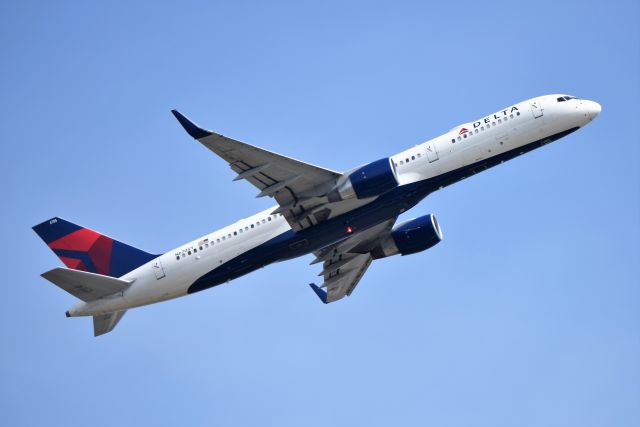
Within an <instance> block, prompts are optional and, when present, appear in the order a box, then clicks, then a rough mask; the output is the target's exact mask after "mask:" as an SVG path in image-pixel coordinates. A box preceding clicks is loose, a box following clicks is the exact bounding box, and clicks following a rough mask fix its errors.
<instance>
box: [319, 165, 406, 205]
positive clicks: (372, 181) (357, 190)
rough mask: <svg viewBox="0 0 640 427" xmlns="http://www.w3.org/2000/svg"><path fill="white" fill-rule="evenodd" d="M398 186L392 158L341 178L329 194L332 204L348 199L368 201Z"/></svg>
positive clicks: (363, 167) (361, 168)
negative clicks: (367, 199)
mask: <svg viewBox="0 0 640 427" xmlns="http://www.w3.org/2000/svg"><path fill="white" fill-rule="evenodd" d="M397 186H398V178H397V174H396V168H395V166H394V164H393V162H392V161H391V159H390V158H385V159H380V160H377V161H375V162H372V163H369V164H368V165H365V166H362V167H360V168H358V169H356V170H355V171H353V172H351V173H350V174H349V175H346V177H342V178H340V180H338V183H337V184H336V186H335V187H334V188H333V189H332V190H331V191H330V192H329V194H328V197H329V201H330V202H339V201H341V200H347V199H353V198H357V199H366V198H369V197H376V196H380V195H382V194H384V193H386V192H388V191H391V190H393V189H394V188H396V187H397Z"/></svg>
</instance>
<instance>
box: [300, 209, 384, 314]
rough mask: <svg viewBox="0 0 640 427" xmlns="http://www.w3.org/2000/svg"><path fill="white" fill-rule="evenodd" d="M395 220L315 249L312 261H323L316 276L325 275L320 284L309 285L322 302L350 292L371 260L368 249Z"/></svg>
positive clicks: (330, 300) (341, 296) (347, 294)
mask: <svg viewBox="0 0 640 427" xmlns="http://www.w3.org/2000/svg"><path fill="white" fill-rule="evenodd" d="M395 222H396V219H395V218H394V219H392V220H389V221H386V222H383V223H381V224H379V225H377V226H375V227H371V228H369V229H368V230H365V231H363V232H362V233H358V234H355V235H353V236H352V237H349V238H348V239H345V240H343V241H342V242H339V243H336V244H334V245H331V246H327V247H326V248H323V249H320V250H319V251H316V252H314V255H315V256H316V258H315V259H314V260H313V261H312V262H311V263H312V264H315V263H319V262H322V263H323V269H322V272H321V273H320V274H319V276H323V277H324V283H323V284H322V285H321V286H317V285H315V284H313V283H311V284H310V285H309V286H311V289H313V290H314V292H315V293H316V295H318V297H320V299H321V300H322V302H324V303H325V304H328V303H330V302H334V301H337V300H339V299H342V298H344V297H345V296H350V295H351V293H352V292H353V290H354V289H355V287H356V285H357V284H358V282H360V279H362V276H363V275H364V273H365V272H366V271H367V268H369V265H370V264H371V261H373V258H372V257H371V254H370V253H369V252H370V251H371V250H373V248H374V247H375V245H376V244H377V243H378V240H379V238H380V235H383V234H385V233H386V232H388V231H389V230H391V227H393V224H394V223H395ZM323 289H326V291H325V290H323Z"/></svg>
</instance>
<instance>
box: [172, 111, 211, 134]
mask: <svg viewBox="0 0 640 427" xmlns="http://www.w3.org/2000/svg"><path fill="white" fill-rule="evenodd" d="M171 113H172V114H173V115H174V117H175V118H176V119H177V120H178V122H180V124H181V125H182V127H183V128H184V130H186V131H187V133H188V134H189V135H191V137H192V138H193V139H201V138H204V137H207V136H209V135H212V134H213V133H212V132H209V131H208V130H206V129H203V128H201V127H200V126H198V125H197V124H195V123H194V122H192V121H191V120H189V119H188V118H187V117H186V116H185V115H184V114H182V113H181V112H180V111H178V110H176V109H173V110H171Z"/></svg>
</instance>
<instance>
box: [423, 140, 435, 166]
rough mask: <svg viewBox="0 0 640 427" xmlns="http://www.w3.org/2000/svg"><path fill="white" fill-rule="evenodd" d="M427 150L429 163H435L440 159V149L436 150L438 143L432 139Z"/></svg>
mask: <svg viewBox="0 0 640 427" xmlns="http://www.w3.org/2000/svg"><path fill="white" fill-rule="evenodd" d="M426 152H427V159H428V160H429V163H433V162H435V161H436V160H438V151H437V150H436V145H435V144H434V143H433V142H432V141H429V142H428V143H427V148H426Z"/></svg>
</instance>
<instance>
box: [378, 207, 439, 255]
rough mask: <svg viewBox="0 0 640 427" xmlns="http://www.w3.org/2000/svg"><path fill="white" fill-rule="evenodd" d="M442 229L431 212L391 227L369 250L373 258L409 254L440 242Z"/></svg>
mask: <svg viewBox="0 0 640 427" xmlns="http://www.w3.org/2000/svg"><path fill="white" fill-rule="evenodd" d="M441 240H442V230H441V229H440V224H438V220H437V219H436V216H435V215H433V214H429V215H425V216H421V217H420V218H416V219H412V220H409V221H406V222H404V223H402V224H399V225H396V226H395V227H393V229H392V230H391V232H390V233H389V235H388V236H387V237H385V238H384V239H383V240H382V242H381V243H380V245H379V246H378V247H376V248H375V249H374V250H373V251H371V256H372V257H373V259H379V258H385V257H388V256H393V255H397V254H400V255H411V254H415V253H417V252H422V251H426V250H427V249H430V248H432V247H434V246H435V245H437V244H438V243H440V241H441Z"/></svg>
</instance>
